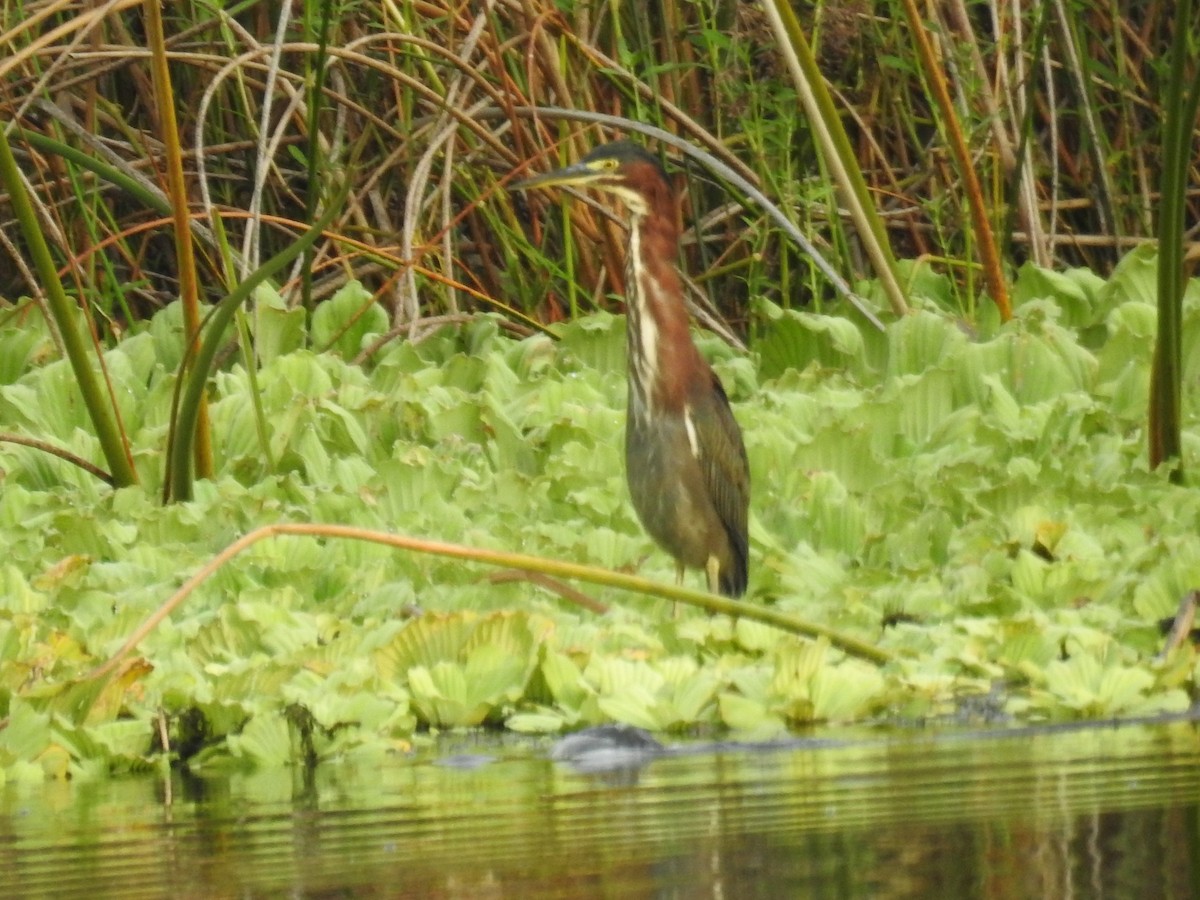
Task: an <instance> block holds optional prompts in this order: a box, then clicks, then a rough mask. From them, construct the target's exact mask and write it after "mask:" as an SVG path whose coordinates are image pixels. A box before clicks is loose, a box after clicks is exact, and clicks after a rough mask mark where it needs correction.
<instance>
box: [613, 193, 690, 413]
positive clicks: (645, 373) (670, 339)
mask: <svg viewBox="0 0 1200 900" xmlns="http://www.w3.org/2000/svg"><path fill="white" fill-rule="evenodd" d="M651 223H653V224H651ZM678 252H679V235H678V232H677V231H676V229H675V224H674V218H673V216H671V215H662V214H656V215H651V216H640V215H634V216H633V217H632V219H631V221H630V223H629V247H628V250H627V254H626V259H625V310H626V316H627V323H628V329H627V348H626V350H627V355H628V358H629V414H630V415H645V414H647V413H649V412H651V411H653V410H656V409H660V408H663V407H666V408H669V409H678V408H680V407H682V405H683V403H684V388H685V384H684V382H683V380H682V379H681V378H680V377H678V375H677V373H680V372H689V371H692V369H693V366H692V359H691V358H690V357H693V356H695V355H696V354H697V351H696V348H695V345H694V344H693V343H692V339H691V333H690V331H689V330H688V314H687V309H686V308H685V306H684V303H683V282H682V280H681V278H680V276H679V271H678V270H677V269H676V267H675V260H676V258H677V256H678Z"/></svg>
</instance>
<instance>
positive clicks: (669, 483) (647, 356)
mask: <svg viewBox="0 0 1200 900" xmlns="http://www.w3.org/2000/svg"><path fill="white" fill-rule="evenodd" d="M552 186H573V187H587V188H592V189H593V190H597V191H601V192H603V193H607V194H613V195H615V196H616V197H617V198H619V199H620V200H621V201H622V202H623V203H624V205H625V207H626V209H627V210H628V213H629V245H628V247H627V248H626V260H625V295H626V296H625V307H626V314H627V320H626V321H627V331H626V346H627V351H628V352H627V355H628V359H629V405H628V411H627V413H626V419H627V421H626V426H625V470H626V478H627V480H628V482H629V493H630V495H631V496H632V498H633V506H634V509H636V510H637V514H638V518H639V519H640V520H641V522H642V526H643V527H644V528H645V529H646V531H647V532H649V533H650V536H651V537H652V538H654V540H655V541H656V542H657V543H658V545H659V546H660V547H662V548H663V549H664V550H666V551H667V552H668V553H670V554H671V555H672V556H673V557H675V571H676V576H677V579H678V580H679V581H680V582H682V580H683V570H684V567H685V566H687V567H691V568H694V569H703V570H704V571H705V572H706V573H707V576H708V589H709V590H710V591H712V592H713V593H717V592H718V591H719V592H720V593H722V594H725V595H726V596H729V597H740V596H741V595H742V594H743V593H744V592H745V590H746V573H747V562H748V560H747V557H748V551H749V546H748V538H747V526H746V516H747V510H748V507H749V501H750V470H749V466H748V465H747V462H746V448H745V445H744V444H743V443H742V433H741V431H740V429H739V428H738V425H737V421H736V420H735V419H734V417H733V412H732V410H730V408H729V399H728V398H727V397H726V396H725V390H724V389H723V388H722V387H721V382H720V381H719V380H718V379H717V376H716V374H715V373H714V372H713V370H712V367H711V366H710V365H709V364H708V362H707V361H706V360H705V359H704V357H702V356H701V355H700V351H699V350H697V349H696V345H695V344H694V343H693V342H692V336H691V332H690V331H689V327H688V314H687V309H686V307H685V306H684V301H683V282H682V280H681V279H680V276H679V272H678V270H677V269H676V268H675V260H676V258H677V257H678V253H679V230H678V227H677V225H676V219H675V205H674V194H673V191H672V190H671V185H670V182H669V181H668V180H667V174H666V172H665V171H663V167H662V165H661V164H660V163H659V161H658V160H657V159H656V158H655V157H654V156H653V155H651V154H650V153H649V152H647V151H646V150H645V149H643V148H642V147H639V146H638V145H637V144H633V143H630V142H629V141H616V142H614V143H611V144H605V145H603V146H601V147H597V148H596V149H595V150H593V151H592V152H591V153H589V154H588V155H587V156H585V157H584V158H583V159H581V160H580V161H579V162H577V163H575V164H574V165H570V166H566V167H565V168H562V169H557V170H555V171H553V172H549V173H547V174H545V175H538V176H536V177H533V178H527V179H525V180H523V181H519V182H517V183H516V184H514V185H513V186H512V189H513V190H528V189H529V188H537V187H552Z"/></svg>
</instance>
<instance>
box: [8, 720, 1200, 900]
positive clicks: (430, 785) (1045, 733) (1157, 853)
mask: <svg viewBox="0 0 1200 900" xmlns="http://www.w3.org/2000/svg"><path fill="white" fill-rule="evenodd" d="M548 749H549V747H548V744H545V743H540V742H516V743H514V742H512V741H507V742H499V741H496V740H493V739H480V738H450V739H447V741H444V742H442V744H441V745H440V746H439V747H438V748H437V750H436V752H435V751H433V750H430V751H427V752H422V753H417V754H413V755H411V756H397V757H396V758H394V759H390V760H384V761H379V760H377V759H376V760H374V761H373V762H372V763H371V764H369V765H368V764H353V763H343V764H340V765H333V764H325V765H322V766H320V767H318V768H317V770H316V771H315V772H314V773H310V774H309V775H308V776H307V777H306V776H305V774H304V773H302V772H300V771H291V770H283V771H270V772H260V773H253V774H236V775H222V776H205V777H191V776H183V775H180V774H178V773H176V774H173V775H172V776H170V777H169V778H166V779H164V778H161V777H158V778H142V779H121V780H113V781H107V782H98V783H88V784H78V785H74V784H70V783H58V784H50V785H39V786H36V787H18V786H10V787H7V788H4V789H0V896H3V897H6V898H7V897H14V898H24V897H30V898H35V897H55V898H59V897H71V896H87V897H89V898H91V900H99V898H103V897H121V898H136V897H182V898H191V897H195V898H201V897H203V898H220V897H321V898H326V897H420V898H500V897H513V898H539V897H620V898H627V897H629V898H640V897H656V898H657V897H661V898H692V897H697V898H698V897H705V898H730V900H733V898H737V900H741V898H755V897H772V898H774V897H819V898H835V897H836V898H841V897H847V898H860V897H861V898H891V897H897V898H898V897H935V898H940V897H947V898H958V897H962V898H971V897H980V898H988V900H994V898H1042V897H1045V898H1055V900H1062V898H1072V897H1088V898H1091V897H1097V898H1099V897H1111V898H1126V897H1137V898H1141V897H1147V898H1167V900H1169V898H1192V897H1200V730H1198V729H1197V726H1196V725H1194V724H1191V723H1174V724H1160V725H1141V726H1123V727H1120V728H1115V727H1089V728H1071V729H1048V730H1042V731H1037V730H1031V731H1022V732H1006V733H992V734H981V733H978V732H976V733H973V734H944V733H943V734H937V735H935V734H927V733H924V732H916V733H913V732H907V733H900V734H889V735H881V734H879V733H878V732H874V733H872V732H858V733H854V734H841V735H834V736H832V739H824V740H821V741H817V742H812V743H810V744H805V745H801V746H795V747H791V748H788V749H782V748H771V749H763V748H757V749H753V750H749V749H746V750H738V749H725V750H723V751H720V752H713V750H712V749H711V748H709V749H704V748H694V747H691V748H689V747H683V748H681V751H682V752H673V753H669V754H667V755H665V756H662V757H660V758H657V759H654V760H653V761H651V762H649V763H648V764H647V765H646V766H644V767H643V768H641V769H640V770H639V771H636V772H626V773H624V774H609V775H589V774H584V773H581V772H579V771H576V770H575V769H573V768H571V767H570V766H568V765H565V764H562V763H555V762H552V761H551V760H550V759H548V757H547V751H548Z"/></svg>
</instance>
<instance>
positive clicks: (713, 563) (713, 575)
mask: <svg viewBox="0 0 1200 900" xmlns="http://www.w3.org/2000/svg"><path fill="white" fill-rule="evenodd" d="M704 571H705V572H707V573H708V592H709V593H710V594H719V593H721V561H720V560H719V559H717V558H716V557H715V556H710V557H709V558H708V564H707V565H706V566H705V567H704Z"/></svg>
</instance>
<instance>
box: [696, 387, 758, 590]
mask: <svg viewBox="0 0 1200 900" xmlns="http://www.w3.org/2000/svg"><path fill="white" fill-rule="evenodd" d="M709 374H710V376H711V377H712V389H711V390H709V391H706V392H704V394H703V395H702V396H697V397H694V398H692V402H691V405H692V407H693V413H694V416H695V427H696V438H697V443H698V444H699V450H700V452H699V462H700V472H701V475H702V476H703V478H704V485H705V487H706V488H707V490H708V495H709V497H711V498H712V504H713V508H714V509H715V510H716V511H717V517H718V518H719V519H720V520H721V524H722V525H724V526H725V532H726V534H728V535H729V543H730V546H731V547H732V548H733V556H734V560H735V566H734V571H731V572H721V580H722V581H723V582H727V583H728V584H729V585H730V587H731V589H732V590H733V592H734V593H737V594H741V593H742V592H743V591H744V590H745V589H746V578H747V567H748V559H749V535H748V525H747V518H748V514H749V508H750V464H749V462H748V461H747V459H746V445H745V444H744V443H743V442H742V431H741V429H740V428H738V424H737V420H736V419H734V417H733V410H732V409H730V408H729V398H728V397H727V396H726V395H725V389H724V388H723V387H722V386H721V381H720V379H719V378H717V376H716V373H715V372H712V370H711V369H710V370H709Z"/></svg>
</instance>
